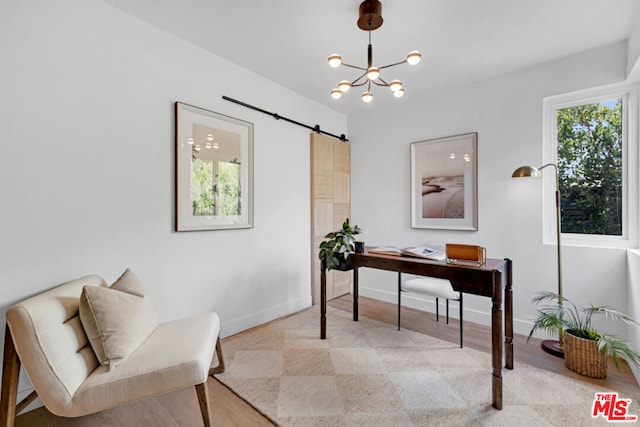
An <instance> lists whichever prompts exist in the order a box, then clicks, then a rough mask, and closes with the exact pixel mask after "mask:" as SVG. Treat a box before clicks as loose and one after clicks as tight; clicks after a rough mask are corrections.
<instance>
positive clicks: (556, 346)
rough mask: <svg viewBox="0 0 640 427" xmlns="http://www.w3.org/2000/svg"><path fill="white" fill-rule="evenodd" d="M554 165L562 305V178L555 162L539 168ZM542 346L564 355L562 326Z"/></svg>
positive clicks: (559, 302) (559, 300)
mask: <svg viewBox="0 0 640 427" xmlns="http://www.w3.org/2000/svg"><path fill="white" fill-rule="evenodd" d="M549 166H551V167H553V171H554V173H555V178H556V245H557V251H558V296H559V298H558V305H559V306H562V261H561V260H562V258H561V256H560V232H561V231H560V230H561V218H560V179H559V177H558V166H557V165H556V164H554V163H547V164H545V165H543V166H540V168H539V169H538V170H542V169H544V168H546V167H549ZM542 348H543V349H544V350H545V351H546V352H547V353H551V354H553V355H554V356H558V357H564V343H563V339H562V328H560V330H559V331H558V342H557V343H556V342H555V341H553V340H545V341H543V342H542Z"/></svg>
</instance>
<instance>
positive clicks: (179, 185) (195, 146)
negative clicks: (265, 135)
mask: <svg viewBox="0 0 640 427" xmlns="http://www.w3.org/2000/svg"><path fill="white" fill-rule="evenodd" d="M175 126H176V128H175V230H176V231H198V230H225V229H238V228H252V227H253V123H250V122H246V121H244V120H240V119H236V118H234V117H230V116H226V115H224V114H220V113H216V112H214V111H209V110H206V109H203V108H199V107H195V106H193V105H189V104H185V103H182V102H176V103H175Z"/></svg>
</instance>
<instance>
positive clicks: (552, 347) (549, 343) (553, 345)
mask: <svg viewBox="0 0 640 427" xmlns="http://www.w3.org/2000/svg"><path fill="white" fill-rule="evenodd" d="M547 167H552V168H553V171H554V173H555V180H556V194H555V198H556V245H557V254H558V305H559V306H560V307H561V308H562V258H561V256H560V252H561V249H560V233H561V224H562V223H561V218H560V178H559V177H558V166H557V165H556V164H554V163H547V164H544V165H542V166H540V167H539V168H534V167H532V166H521V167H519V168H518V169H516V170H515V171H514V172H513V174H512V175H511V177H512V178H523V177H540V176H541V175H542V174H541V173H540V171H541V170H542V169H544V168H547ZM563 344H564V343H563V339H562V327H561V328H560V330H559V331H558V341H555V340H544V341H542V349H543V350H544V351H546V352H547V353H550V354H552V355H554V356H557V357H564V345H563Z"/></svg>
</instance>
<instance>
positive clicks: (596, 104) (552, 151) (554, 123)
mask: <svg viewBox="0 0 640 427" xmlns="http://www.w3.org/2000/svg"><path fill="white" fill-rule="evenodd" d="M636 92H637V89H636V87H635V86H630V85H625V86H620V85H617V86H609V87H606V88H599V89H594V90H589V91H583V92H579V93H573V94H567V95H560V96H555V97H550V98H546V99H545V100H544V116H545V124H544V127H545V139H546V143H545V156H544V157H545V162H544V163H554V164H557V165H558V186H559V189H560V206H561V218H562V220H561V233H562V239H563V242H564V243H569V244H583V245H590V246H615V247H632V246H636V244H637V243H636V242H637V229H638V228H637V218H638V214H637V212H638V194H637V193H638V186H637V179H638V174H637V171H638V150H637V122H638V116H637V114H638V112H637V108H636V105H637V96H636ZM543 175H544V177H545V181H546V184H545V191H548V192H549V193H548V194H552V193H553V191H555V181H554V179H555V177H554V176H553V173H551V174H543ZM546 199H549V197H545V221H544V228H545V242H554V241H555V201H554V200H553V198H551V200H549V201H548V200H546Z"/></svg>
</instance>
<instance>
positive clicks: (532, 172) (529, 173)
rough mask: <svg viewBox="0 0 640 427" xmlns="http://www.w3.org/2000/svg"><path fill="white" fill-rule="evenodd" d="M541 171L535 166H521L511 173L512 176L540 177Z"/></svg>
mask: <svg viewBox="0 0 640 427" xmlns="http://www.w3.org/2000/svg"><path fill="white" fill-rule="evenodd" d="M540 176H541V174H540V171H539V170H538V169H537V168H534V167H533V166H520V167H519V168H518V169H516V170H514V171H513V173H512V174H511V178H527V177H534V178H538V177H540Z"/></svg>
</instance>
